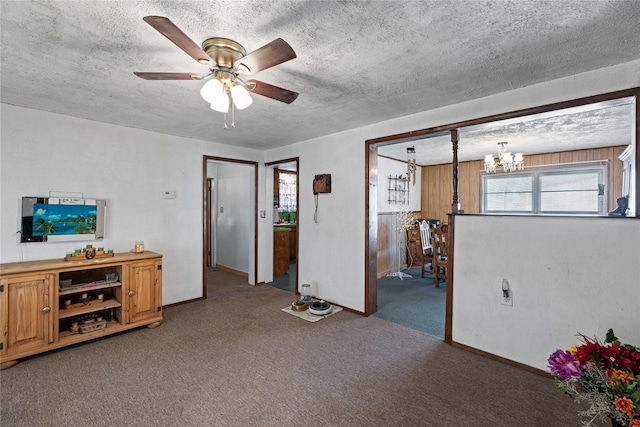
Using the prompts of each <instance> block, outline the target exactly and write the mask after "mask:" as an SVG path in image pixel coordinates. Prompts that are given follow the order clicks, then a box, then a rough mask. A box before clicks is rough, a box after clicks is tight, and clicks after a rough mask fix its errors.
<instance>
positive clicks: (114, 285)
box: [58, 282, 122, 295]
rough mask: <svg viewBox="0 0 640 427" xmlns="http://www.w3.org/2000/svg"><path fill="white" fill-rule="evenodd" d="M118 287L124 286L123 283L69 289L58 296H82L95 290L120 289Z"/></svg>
mask: <svg viewBox="0 0 640 427" xmlns="http://www.w3.org/2000/svg"><path fill="white" fill-rule="evenodd" d="M118 286H122V283H120V282H113V283H107V284H100V285H94V286H83V287H82V288H76V289H69V290H68V291H60V292H58V295H73V294H81V293H83V292H88V291H95V290H98V289H107V288H115V287H118Z"/></svg>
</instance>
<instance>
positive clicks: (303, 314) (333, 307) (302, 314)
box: [282, 305, 342, 322]
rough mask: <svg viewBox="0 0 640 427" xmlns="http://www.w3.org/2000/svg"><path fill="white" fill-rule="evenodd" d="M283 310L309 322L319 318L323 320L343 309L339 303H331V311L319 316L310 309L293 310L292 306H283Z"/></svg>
mask: <svg viewBox="0 0 640 427" xmlns="http://www.w3.org/2000/svg"><path fill="white" fill-rule="evenodd" d="M282 311H284V312H285V313H289V314H293V315H294V316H296V317H299V318H301V319H304V320H306V321H307V322H317V321H318V320H322V319H324V318H325V317H329V316H331V315H332V314H335V313H338V312H340V311H342V307H338V306H337V305H331V313H329V314H325V315H323V316H318V315H317V314H311V313H309V310H305V311H293V310H291V306H289V307H285V308H283V309H282Z"/></svg>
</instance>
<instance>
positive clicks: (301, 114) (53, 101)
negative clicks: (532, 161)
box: [0, 0, 640, 155]
mask: <svg viewBox="0 0 640 427" xmlns="http://www.w3.org/2000/svg"><path fill="white" fill-rule="evenodd" d="M0 6H1V10H0V12H1V13H0V19H1V22H0V24H1V25H0V27H1V48H2V52H1V57H0V62H1V92H0V97H1V98H0V100H1V101H2V102H3V103H7V104H13V105H18V106H24V107H29V108H35V109H41V110H45V111H51V112H54V113H60V114H66V115H70V116H76V117H81V118H87V119H91V120H98V121H102V122H107V123H114V124H118V125H121V126H126V127H132V128H141V129H146V130H151V131H155V132H160V133H165V134H171V135H178V136H184V137H188V138H196V139H201V140H208V141H215V142H220V143H225V144H233V145H239V146H246V147H251V148H258V149H268V148H272V147H277V146H282V145H287V144H290V143H294V142H298V141H303V140H306V139H310V138H314V137H318V136H322V135H326V134H330V133H334V132H338V131H341V130H346V129H351V128H356V127H361V126H366V125H368V124H372V123H377V122H380V121H383V120H387V119H391V118H394V117H400V116H405V115H408V114H412V113H416V112H420V111H426V110H430V109H433V108H438V107H442V106H445V105H450V104H456V103H459V102H463V101H468V100H470V99H475V98H480V97H485V96H488V95H492V94H495V93H500V92H504V91H507V90H512V89H515V88H519V87H524V86H529V85H532V84H536V83H539V82H542V81H547V80H552V79H557V78H561V77H564V76H568V75H574V74H578V73H582V72H585V71H589V70H593V69H598V68H603V67H608V66H611V65H615V64H618V63H624V62H629V61H633V60H637V59H639V58H640V25H638V23H639V22H640V6H639V3H638V1H634V0H631V1H625V0H613V1H607V0H589V1H586V0H557V1H525V0H521V1H507V0H503V1H462V0H448V1H444V0H442V1H366V2H362V1H357V2H356V1H278V0H271V1H262V0H261V1H238V0H229V1H180V2H178V1H150V0H145V1H129V0H127V1H55V0H51V1H44V0H32V1H6V0H2V1H1V3H0ZM146 15H160V16H166V17H168V18H169V19H171V21H173V22H174V23H175V24H176V25H177V26H178V27H179V28H180V29H181V30H182V31H183V32H184V33H186V34H187V35H188V36H189V37H190V38H191V39H192V40H194V41H195V42H196V43H198V44H200V43H201V42H202V41H203V40H204V39H207V38H209V37H214V36H222V37H227V38H231V39H233V40H236V41H238V42H240V43H241V44H243V45H244V47H245V48H246V49H247V51H253V50H255V49H257V48H259V47H261V46H262V45H264V44H266V43H268V42H270V41H272V40H274V39H276V38H278V37H282V38H283V39H285V40H286V41H287V42H288V43H289V44H290V45H291V46H292V47H293V49H294V50H295V51H296V53H297V55H298V57H297V58H296V59H294V60H292V61H289V62H286V63H284V64H280V65H278V66H276V67H274V68H271V69H268V70H265V71H263V72H261V73H259V74H257V75H256V76H255V78H256V79H258V80H262V81H264V82H267V83H271V84H274V85H277V86H281V87H284V88H287V89H290V90H293V91H296V92H299V93H300V96H299V98H298V99H297V100H296V101H295V102H294V103H292V104H290V105H287V104H284V103H280V102H277V101H273V100H271V99H268V98H265V97H260V96H258V95H254V103H253V105H252V106H250V107H249V108H248V109H246V110H242V111H239V112H236V117H235V123H236V128H235V129H233V130H231V129H228V130H223V129H222V124H223V115H222V114H221V113H217V112H214V111H212V110H210V109H209V107H208V105H207V104H206V102H205V101H204V100H203V99H202V98H201V97H200V95H199V89H200V87H201V85H202V83H201V82H197V81H146V80H142V79H140V78H138V77H136V76H134V75H133V72H134V71H156V72H170V71H174V72H194V73H199V74H206V73H207V72H208V69H207V68H206V67H205V66H203V65H200V64H198V63H197V62H195V61H194V60H193V59H191V58H190V57H189V56H188V55H187V54H185V53H184V52H183V51H181V50H180V49H179V48H177V47H176V46H175V45H173V44H172V43H171V42H169V41H168V40H167V39H166V38H165V37H164V36H162V35H161V34H160V33H158V32H157V31H156V30H154V29H153V28H152V27H150V26H149V25H147V24H146V23H145V22H144V21H143V20H142V18H143V17H144V16H146ZM229 122H230V120H229ZM461 137H465V135H464V134H463V135H461ZM502 139H504V138H502ZM502 139H500V140H502ZM495 142H498V141H495ZM491 144H492V145H493V144H494V142H492V143H491ZM510 144H511V142H510ZM514 145H515V143H514ZM494 148H495V149H494V150H493V151H496V150H497V146H495V147H494ZM510 148H512V149H513V151H520V150H517V149H516V147H515V146H512V147H511V146H510ZM485 151H486V148H485ZM521 151H525V152H526V149H525V148H522V150H521ZM462 154H463V153H461V155H462Z"/></svg>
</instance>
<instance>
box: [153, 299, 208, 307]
mask: <svg viewBox="0 0 640 427" xmlns="http://www.w3.org/2000/svg"><path fill="white" fill-rule="evenodd" d="M201 299H205V298H204V297H199V298H192V299H188V300H185V301H179V302H174V303H173V304H166V305H163V306H162V308H163V309H165V308H169V307H175V306H177V305H182V304H188V303H190V302H196V301H200V300H201Z"/></svg>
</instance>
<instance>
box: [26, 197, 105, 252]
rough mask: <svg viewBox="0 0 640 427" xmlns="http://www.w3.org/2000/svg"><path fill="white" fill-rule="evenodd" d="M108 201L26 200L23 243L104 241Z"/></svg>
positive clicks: (44, 198)
mask: <svg viewBox="0 0 640 427" xmlns="http://www.w3.org/2000/svg"><path fill="white" fill-rule="evenodd" d="M106 209H107V202H106V201H105V200H97V199H77V198H70V197H23V198H22V221H21V224H22V227H21V238H20V241H21V242H23V243H29V242H64V241H80V240H96V239H102V238H104V224H105V215H106Z"/></svg>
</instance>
